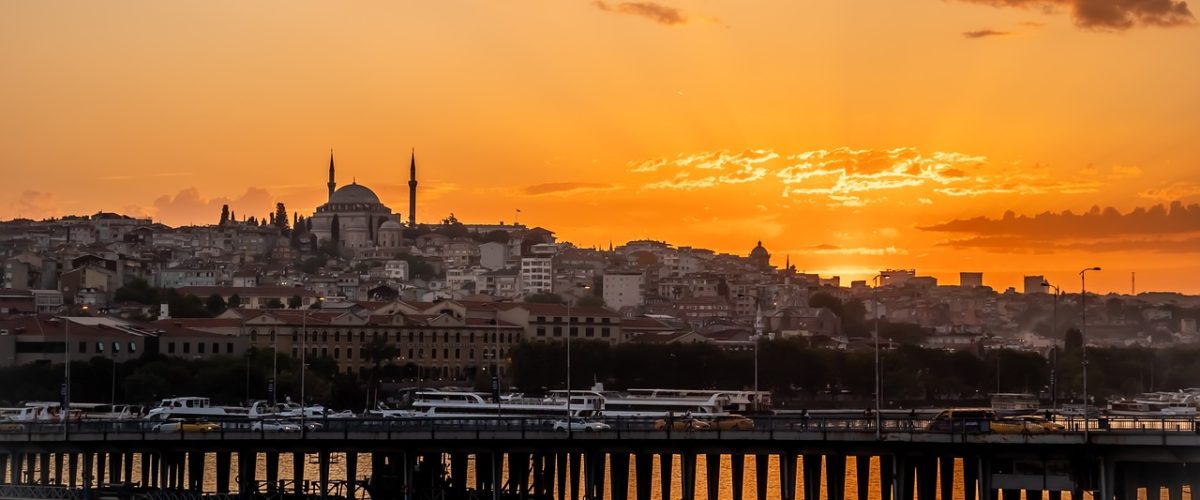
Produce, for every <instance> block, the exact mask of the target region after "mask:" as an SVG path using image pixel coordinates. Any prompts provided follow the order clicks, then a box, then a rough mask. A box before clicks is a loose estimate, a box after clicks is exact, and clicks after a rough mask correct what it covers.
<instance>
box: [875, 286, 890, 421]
mask: <svg viewBox="0 0 1200 500" xmlns="http://www.w3.org/2000/svg"><path fill="white" fill-rule="evenodd" d="M872 279H873V280H874V281H875V289H874V290H872V293H873V294H874V295H875V307H874V309H875V439H879V438H880V437H882V435H883V429H881V428H880V424H882V423H883V417H882V416H881V415H880V414H879V411H880V410H881V409H882V407H883V382H882V379H881V377H880V367H879V287H880V286H882V285H883V273H879V274H878V275H876V276H875V277H874V278H872ZM889 343H890V341H889Z"/></svg>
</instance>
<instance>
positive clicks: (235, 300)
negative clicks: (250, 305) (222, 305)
mask: <svg viewBox="0 0 1200 500" xmlns="http://www.w3.org/2000/svg"><path fill="white" fill-rule="evenodd" d="M226 305H227V306H229V308H230V309H236V308H238V307H241V306H242V296H241V295H238V294H236V293H235V294H233V295H230V296H229V303H228V304H226Z"/></svg>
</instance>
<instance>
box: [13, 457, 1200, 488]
mask: <svg viewBox="0 0 1200 500" xmlns="http://www.w3.org/2000/svg"><path fill="white" fill-rule="evenodd" d="M330 456H331V463H330V466H329V477H330V479H332V480H345V479H346V458H345V455H344V454H341V453H335V454H331V455H330ZM308 457H309V458H310V459H313V458H315V455H309V456H308ZM636 460H637V459H636V457H632V458H631V459H630V464H629V466H630V469H629V483H628V485H627V487H628V498H630V499H636V498H637V489H636V488H637V475H636V472H635V469H634V467H635V465H636V463H635V462H636ZM856 462H857V460H856V459H854V458H850V459H847V461H846V476H845V477H844V478H843V480H844V481H845V498H846V500H862V499H860V498H859V496H858V475H857V466H858V464H857V463H856ZM502 463H505V464H506V463H507V461H504V462H502ZM674 463H675V467H674V469H673V470H672V474H671V484H672V486H671V496H672V498H673V499H679V498H681V497H682V492H683V482H682V478H681V476H680V468H679V467H680V465H679V464H680V463H681V457H680V456H678V455H676V456H675V459H674ZM35 465H38V467H40V464H35ZM257 465H258V467H257V472H256V474H255V476H256V479H257V480H258V481H264V480H266V477H267V471H266V456H265V454H259V455H258V459H257ZM295 466H296V464H295V463H294V462H293V459H292V454H291V453H281V454H280V456H279V474H278V478H279V479H282V480H285V481H288V482H289V483H290V481H291V478H292V472H293V470H294V467H295ZM301 466H303V467H304V477H305V479H306V480H309V481H314V480H316V479H317V478H318V477H319V469H318V464H316V463H314V461H307V462H305V463H303V464H301ZM756 466H757V464H756V460H755V457H754V456H753V455H749V456H747V457H746V461H745V477H744V481H743V488H744V492H743V495H744V498H746V499H747V500H751V499H753V500H762V499H758V498H756V495H757V489H758V488H757V479H756V474H755V473H754V471H755V468H756ZM767 466H768V468H769V469H768V470H769V473H768V475H767V496H766V499H768V500H774V499H778V498H780V496H779V490H780V480H779V457H778V456H777V455H771V456H770V458H769V460H768V464H767ZM869 466H870V467H871V483H870V485H869V495H868V498H866V499H865V500H879V499H880V493H879V459H878V458H872V459H871V460H870V465H869ZM50 467H51V469H53V467H54V462H53V461H51V463H50ZM63 467H64V469H65V468H66V467H67V464H66V461H65V460H64V463H63ZM141 467H142V466H141V456H140V454H135V455H134V460H133V479H134V481H135V482H136V481H139V480H140V478H141ZM802 467H803V457H801V458H799V459H798V463H797V468H796V470H797V479H796V492H797V493H796V495H797V497H798V498H803V491H804V477H803V473H802V472H801V471H802V470H803V469H802ZM6 469H7V468H6ZM80 469H82V466H80ZM237 469H238V458H237V455H236V454H234V455H233V458H232V464H231V471H232V472H231V474H230V479H231V481H233V484H231V485H230V486H231V488H232V489H233V490H235V491H236V489H237V484H236V474H237ZM36 470H37V469H36V468H35V473H34V477H35V478H36V477H38V476H39V473H38V472H36ZM447 470H449V466H448V465H447ZM474 470H475V466H474V459H473V458H472V459H471V460H470V461H469V463H468V467H467V478H466V482H467V485H473V484H475V475H474ZM652 470H653V477H652V483H651V497H652V498H653V499H654V500H664V499H663V498H662V491H661V489H660V487H659V485H660V483H659V479H660V477H661V476H660V474H659V471H660V469H659V460H658V457H657V456H655V457H654V464H653V469H652ZM732 471H733V468H732V465H731V464H730V459H729V456H722V457H721V480H720V484H719V486H718V489H717V491H716V492H709V491H708V479H707V464H706V460H705V456H703V455H700V456H698V457H697V459H696V487H695V491H696V499H697V500H737V499H734V497H733V473H732ZM9 472H10V471H9V470H4V471H2V472H0V478H3V479H4V482H6V483H7V482H9V480H10V479H11V478H10V477H9V476H10V474H9ZM503 472H504V475H505V476H507V467H503ZM184 473H185V475H186V468H185V472H184ZM81 474H82V473H81V472H80V474H77V480H78V481H82V478H81V477H80V476H81ZM105 474H106V475H107V464H106V471H105ZM953 474H954V483H953V484H954V498H955V499H962V498H964V491H963V462H962V460H955V463H954V471H953ZM370 475H371V456H370V454H369V453H360V454H359V456H358V471H357V479H360V480H362V479H366V478H368V477H370ZM606 476H607V477H611V476H609V475H608V474H606ZM822 476H823V477H822V487H821V499H822V500H827V499H828V492H827V485H828V478H827V477H824V476H825V474H824V472H822ZM51 477H53V474H51ZM204 478H205V481H204V489H205V491H208V492H212V491H216V488H217V486H216V456H215V454H213V453H209V454H207V455H206V457H205V475H204ZM556 483H557V481H556ZM185 484H186V483H185ZM553 487H554V488H557V484H555V485H554V486H553ZM580 488H581V489H582V488H583V482H582V480H581V482H580ZM1162 493H1163V497H1162V498H1167V496H1166V491H1163V492H1162ZM358 495H359V496H360V497H363V498H365V497H367V494H366V492H365V491H363V490H361V489H360V490H359V493H358ZM1084 497H1085V498H1084V500H1091V495H1090V494H1085V495H1084ZM604 498H605V500H611V498H612V491H611V490H610V487H609V483H606V484H605V491H604ZM1042 498H1043V500H1048V498H1049V497H1048V495H1043V497H1042ZM1062 498H1063V499H1064V500H1074V499H1072V498H1071V495H1070V493H1065V492H1064V493H1063V495H1062ZM1138 498H1139V499H1140V500H1147V495H1146V492H1145V490H1140V491H1139V493H1138ZM1183 498H1184V500H1191V492H1190V491H1189V490H1188V489H1186V488H1185V490H1184V495H1183ZM667 500H671V499H667ZM936 500H952V499H942V497H941V495H940V494H939V495H938V498H937V499H936ZM1001 500H1004V499H1003V498H1002V499H1001ZM1009 500H1014V499H1009ZM1018 500H1019V499H1018Z"/></svg>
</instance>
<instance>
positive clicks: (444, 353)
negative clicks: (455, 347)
mask: <svg viewBox="0 0 1200 500" xmlns="http://www.w3.org/2000/svg"><path fill="white" fill-rule="evenodd" d="M442 359H450V349H442Z"/></svg>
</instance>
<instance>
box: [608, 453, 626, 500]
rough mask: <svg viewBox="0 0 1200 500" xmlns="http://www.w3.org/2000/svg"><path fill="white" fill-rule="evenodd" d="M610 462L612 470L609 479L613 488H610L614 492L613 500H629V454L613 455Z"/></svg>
mask: <svg viewBox="0 0 1200 500" xmlns="http://www.w3.org/2000/svg"><path fill="white" fill-rule="evenodd" d="M608 460H609V463H610V464H611V469H612V471H611V472H610V473H609V479H610V480H611V481H612V483H611V485H612V486H611V487H610V488H609V490H611V491H612V500H628V499H629V454H628V453H623V452H617V453H613V454H612V456H611V457H609V459H608Z"/></svg>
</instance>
